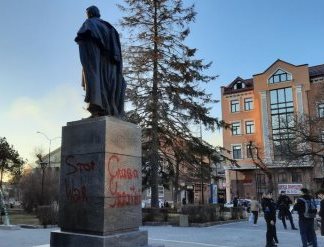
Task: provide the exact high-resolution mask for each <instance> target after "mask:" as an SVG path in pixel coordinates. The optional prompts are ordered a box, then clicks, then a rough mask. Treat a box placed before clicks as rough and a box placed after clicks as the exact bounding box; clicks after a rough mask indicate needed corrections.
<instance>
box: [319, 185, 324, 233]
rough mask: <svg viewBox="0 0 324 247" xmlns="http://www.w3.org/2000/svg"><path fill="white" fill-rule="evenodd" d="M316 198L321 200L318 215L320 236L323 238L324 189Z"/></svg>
mask: <svg viewBox="0 0 324 247" xmlns="http://www.w3.org/2000/svg"><path fill="white" fill-rule="evenodd" d="M318 198H319V199H321V204H320V211H319V213H318V215H319V217H321V235H322V236H324V189H322V190H320V191H319V192H318Z"/></svg>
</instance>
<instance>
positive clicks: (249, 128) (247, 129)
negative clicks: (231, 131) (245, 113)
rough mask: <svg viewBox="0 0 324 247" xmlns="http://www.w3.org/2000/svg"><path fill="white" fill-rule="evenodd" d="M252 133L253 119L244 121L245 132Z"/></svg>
mask: <svg viewBox="0 0 324 247" xmlns="http://www.w3.org/2000/svg"><path fill="white" fill-rule="evenodd" d="M253 133H254V121H246V122H245V134H253Z"/></svg>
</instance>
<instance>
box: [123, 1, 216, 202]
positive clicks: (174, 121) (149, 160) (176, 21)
mask: <svg viewBox="0 0 324 247" xmlns="http://www.w3.org/2000/svg"><path fill="white" fill-rule="evenodd" d="M124 2H125V3H124V4H123V5H119V8H120V9H121V10H122V11H123V12H124V13H125V16H124V17H123V18H122V21H121V24H122V26H123V27H124V28H125V29H127V33H128V37H127V39H128V40H129V41H128V43H129V44H128V45H127V47H126V48H125V54H124V56H125V58H126V59H125V61H126V63H125V77H126V80H127V84H128V89H127V98H128V99H129V100H130V101H131V102H132V105H133V107H134V109H133V110H132V111H131V112H129V117H130V119H131V120H132V121H134V122H135V123H137V124H139V125H140V126H141V127H142V129H143V160H144V167H143V169H144V172H145V173H146V175H147V176H146V180H145V179H144V181H147V184H148V185H149V186H150V187H151V205H152V207H158V185H159V183H161V182H162V181H161V179H162V178H161V176H160V172H161V168H160V166H161V163H160V161H161V156H162V155H163V153H165V152H166V150H168V149H169V148H172V149H173V150H180V149H181V148H183V147H184V146H186V145H184V143H186V142H193V141H197V140H198V141H199V139H197V138H194V137H193V135H192V132H191V131H190V129H189V126H190V123H195V124H199V123H202V124H203V125H204V126H205V128H207V129H212V130H213V129H214V128H215V127H218V126H220V122H219V121H218V120H217V118H214V117H212V116H210V112H209V111H210V108H209V106H210V105H211V104H214V103H216V101H215V100H213V99H212V97H211V94H207V93H206V92H205V90H203V89H201V88H200V87H199V84H200V83H202V82H204V83H208V82H211V81H212V80H214V79H215V78H216V77H215V76H209V75H206V74H204V71H205V70H207V69H208V68H209V67H210V65H211V63H207V64H206V63H204V61H203V60H202V59H197V58H196V51H197V50H196V49H195V48H190V47H188V46H187V45H186V44H185V42H184V41H185V39H186V38H187V37H188V35H189V33H190V30H189V27H188V25H189V24H190V23H191V22H193V21H194V20H195V16H196V12H195V11H194V5H192V6H189V7H184V6H183V1H182V0H124ZM200 142H201V144H202V146H204V147H207V146H208V145H204V143H203V142H202V141H201V140H200ZM179 145H180V146H179ZM181 145H182V147H181ZM182 156H183V157H185V156H184V155H182ZM192 157H193V156H191V158H192ZM194 157H196V156H194ZM196 158H197V157H196Z"/></svg>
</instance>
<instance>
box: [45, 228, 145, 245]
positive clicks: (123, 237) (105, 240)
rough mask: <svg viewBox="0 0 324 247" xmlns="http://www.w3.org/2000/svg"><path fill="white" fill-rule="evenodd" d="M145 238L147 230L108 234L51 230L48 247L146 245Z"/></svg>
mask: <svg viewBox="0 0 324 247" xmlns="http://www.w3.org/2000/svg"><path fill="white" fill-rule="evenodd" d="M147 239H148V237H147V231H133V232H126V233H118V234H113V235H108V236H98V235H89V234H80V233H72V232H63V231H53V232H51V244H50V247H148V242H147Z"/></svg>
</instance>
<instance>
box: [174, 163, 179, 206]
mask: <svg viewBox="0 0 324 247" xmlns="http://www.w3.org/2000/svg"><path fill="white" fill-rule="evenodd" d="M178 194H179V162H178V161H176V171H175V176H174V195H173V202H174V206H175V207H176V206H177V205H178Z"/></svg>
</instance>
